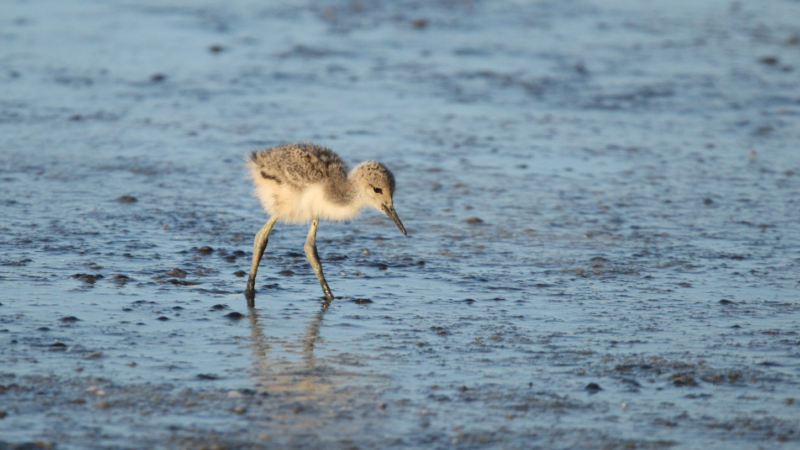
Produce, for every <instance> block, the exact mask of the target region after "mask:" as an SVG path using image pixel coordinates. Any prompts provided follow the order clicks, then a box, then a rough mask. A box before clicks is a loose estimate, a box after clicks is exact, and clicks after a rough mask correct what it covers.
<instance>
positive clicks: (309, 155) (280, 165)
mask: <svg viewBox="0 0 800 450" xmlns="http://www.w3.org/2000/svg"><path fill="white" fill-rule="evenodd" d="M247 163H248V166H249V168H250V175H251V176H252V178H253V182H254V183H255V185H256V196H257V197H258V199H259V200H261V204H262V205H263V206H264V209H265V210H266V211H267V213H268V214H269V215H270V218H269V220H268V221H267V223H266V224H264V227H263V228H261V231H259V232H258V233H256V238H255V243H254V244H253V263H252V265H251V266H250V278H249V279H248V280H247V288H246V289H245V291H244V293H245V296H246V297H247V299H248V303H249V304H250V305H251V306H252V304H253V302H254V299H255V282H256V272H257V271H258V264H259V263H260V262H261V257H262V256H263V255H264V250H265V249H266V248H267V241H268V239H267V238H268V236H269V232H270V230H272V226H273V225H275V222H276V221H278V220H282V221H284V222H289V223H297V222H307V221H311V228H310V229H309V230H308V238H307V239H306V244H305V246H304V249H305V253H306V257H307V258H308V261H309V262H310V263H311V267H312V268H313V269H314V273H316V274H317V279H319V284H320V286H322V292H323V293H324V294H325V299H326V300H329V301H330V300H332V299H333V294H332V293H331V290H330V288H329V287H328V282H327V281H325V276H324V275H323V274H322V266H321V265H320V263H319V254H318V253H317V245H316V236H317V224H318V223H319V219H327V220H345V219H350V218H352V217H355V216H356V215H357V214H358V213H359V211H360V210H361V208H363V207H365V206H372V207H373V208H375V209H377V210H379V211H383V212H384V213H386V215H387V216H389V217H390V218H391V219H392V220H393V221H394V223H396V224H397V227H398V228H400V231H402V232H403V234H406V235H407V233H406V229H405V228H404V227H403V224H402V222H400V218H399V217H397V213H396V212H395V210H394V206H393V204H392V195H393V194H394V189H395V181H394V175H392V172H390V171H389V169H387V168H386V166H384V165H383V164H381V163H379V162H377V161H365V162H362V163H361V164H359V165H357V166H356V167H355V168H353V170H351V171H349V173H348V171H347V166H346V165H345V163H344V161H342V159H341V158H339V155H337V154H336V153H334V152H333V151H332V150H330V149H328V148H325V147H322V146H319V145H315V144H311V143H299V144H286V145H279V146H277V147H272V148H268V149H266V150H259V151H254V152H252V153H251V154H250V156H249V158H248V161H247Z"/></svg>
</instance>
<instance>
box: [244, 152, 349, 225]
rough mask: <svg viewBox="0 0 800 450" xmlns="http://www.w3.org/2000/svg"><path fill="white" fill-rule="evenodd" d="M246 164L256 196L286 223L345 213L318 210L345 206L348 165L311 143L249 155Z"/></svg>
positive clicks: (268, 210)
mask: <svg viewBox="0 0 800 450" xmlns="http://www.w3.org/2000/svg"><path fill="white" fill-rule="evenodd" d="M248 165H249V166H250V174H251V176H252V177H253V181H254V182H255V185H256V195H257V196H258V198H259V200H261V204H262V205H263V206H264V209H266V210H267V212H269V213H270V214H272V215H277V216H280V217H281V218H283V219H284V220H287V221H305V220H310V219H312V218H314V217H320V216H322V217H328V218H333V219H336V218H337V217H336V216H337V215H344V214H345V212H344V211H342V212H341V214H329V213H327V212H326V211H325V210H319V207H320V205H322V206H325V205H331V206H333V207H338V206H342V207H344V205H346V204H347V202H348V200H349V199H348V195H349V182H348V180H347V166H346V165H345V163H344V161H342V159H341V158H340V157H339V155H337V154H336V153H334V152H333V151H332V150H330V149H328V148H325V147H322V146H319V145H315V144H310V143H299V144H286V145H279V146H277V147H272V148H268V149H266V150H259V151H254V152H252V153H251V154H250V157H249V160H248ZM329 209H330V208H329ZM347 214H350V212H349V210H348V212H347Z"/></svg>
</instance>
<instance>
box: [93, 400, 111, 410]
mask: <svg viewBox="0 0 800 450" xmlns="http://www.w3.org/2000/svg"><path fill="white" fill-rule="evenodd" d="M94 406H97V407H98V408H100V409H108V408H110V407H111V403H108V402H97V403H95V404H94Z"/></svg>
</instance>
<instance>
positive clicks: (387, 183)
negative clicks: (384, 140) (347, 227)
mask: <svg viewBox="0 0 800 450" xmlns="http://www.w3.org/2000/svg"><path fill="white" fill-rule="evenodd" d="M353 175H354V176H351V179H352V180H353V182H355V183H356V188H357V190H358V193H359V195H360V196H361V198H362V199H363V201H364V203H366V204H367V205H369V206H372V207H373V208H375V209H377V210H378V211H382V212H384V213H385V214H386V215H387V216H389V218H390V219H392V220H393V221H394V223H396V224H397V227H398V228H400V231H402V232H403V234H405V235H408V233H406V229H405V227H403V223H402V222H400V218H399V217H397V212H395V210H394V205H393V204H392V196H393V195H394V188H395V183H394V175H393V174H392V172H391V171H390V170H389V169H387V168H386V166H384V165H383V164H381V163H379V162H377V161H365V162H363V163H361V164H359V165H358V166H356V167H355V168H354V169H353Z"/></svg>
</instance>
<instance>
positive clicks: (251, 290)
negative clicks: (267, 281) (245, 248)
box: [244, 216, 278, 306]
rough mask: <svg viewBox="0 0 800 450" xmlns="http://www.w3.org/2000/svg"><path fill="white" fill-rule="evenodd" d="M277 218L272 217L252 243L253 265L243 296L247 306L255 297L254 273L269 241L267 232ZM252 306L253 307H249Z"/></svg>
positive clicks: (270, 229)
mask: <svg viewBox="0 0 800 450" xmlns="http://www.w3.org/2000/svg"><path fill="white" fill-rule="evenodd" d="M277 220H278V217H276V216H272V217H270V218H269V220H268V221H267V223H265V224H264V226H263V227H262V228H261V230H260V231H259V232H258V233H256V240H255V242H254V243H253V263H252V264H251V265H250V278H249V279H248V280H247V288H245V290H244V296H245V297H246V298H247V300H248V304H249V303H252V302H253V299H255V296H256V273H257V272H258V264H259V263H260V262H261V257H262V256H264V250H266V248H267V242H268V241H269V239H268V237H269V232H270V231H272V226H273V225H275V222H276V221H277ZM250 306H253V305H250Z"/></svg>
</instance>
